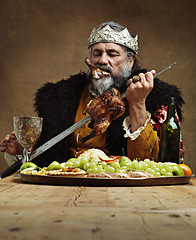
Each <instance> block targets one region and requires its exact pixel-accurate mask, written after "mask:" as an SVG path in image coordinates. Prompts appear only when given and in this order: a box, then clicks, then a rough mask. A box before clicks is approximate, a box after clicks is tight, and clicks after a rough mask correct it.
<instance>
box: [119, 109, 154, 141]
mask: <svg viewBox="0 0 196 240" xmlns="http://www.w3.org/2000/svg"><path fill="white" fill-rule="evenodd" d="M146 113H147V119H146V121H145V123H144V126H141V127H139V128H138V129H137V130H136V131H135V132H133V133H131V120H130V116H128V117H126V118H125V119H124V121H123V129H124V130H125V132H126V133H125V135H124V137H125V138H127V137H129V138H130V139H131V140H132V141H133V140H135V139H136V138H137V137H139V135H140V134H141V132H142V131H143V130H144V129H145V127H146V126H147V124H148V122H149V121H150V119H151V114H150V113H149V112H146Z"/></svg>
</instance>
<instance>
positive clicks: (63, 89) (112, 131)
mask: <svg viewBox="0 0 196 240" xmlns="http://www.w3.org/2000/svg"><path fill="white" fill-rule="evenodd" d="M89 50H90V60H91V62H92V63H93V64H94V65H95V66H96V67H98V68H99V69H101V70H104V71H106V72H109V73H110V75H109V76H108V75H105V76H102V77H101V78H100V79H96V78H94V77H93V76H92V73H91V71H90V70H88V72H87V73H79V74H77V75H74V76H71V77H70V78H69V79H67V80H61V81H59V82H57V83H46V84H45V85H44V86H43V87H41V88H40V89H39V90H38V91H37V93H36V96H35V110H36V112H37V113H38V116H39V117H42V118H43V119H44V122H43V130H42V134H41V136H40V139H39V141H38V142H37V144H36V147H39V146H40V145H42V144H44V143H45V142H46V141H48V140H50V139H51V138H52V137H54V136H56V135H57V134H59V133H61V132H62V131H64V130H65V129H67V128H68V127H70V126H71V125H73V124H74V123H75V122H78V121H79V120H81V119H82V118H84V117H85V116H86V115H85V111H84V110H85V109H86V106H87V104H88V103H89V101H90V100H92V99H93V98H96V97H97V96H99V95H101V94H103V93H104V92H105V91H106V90H108V89H109V88H111V87H115V88H117V89H118V90H119V91H120V93H122V92H124V91H126V99H125V112H124V114H123V115H121V116H120V117H119V118H117V119H116V120H114V121H113V122H112V123H111V125H110V126H109V127H108V129H107V130H106V132H104V133H102V134H100V135H98V136H95V137H94V138H92V139H89V140H88V141H87V142H85V143H83V142H81V141H80V139H82V138H84V137H85V136H87V135H88V134H89V133H90V131H91V129H90V128H89V127H88V124H86V125H84V126H83V127H81V128H79V129H78V130H76V131H75V132H74V133H73V134H72V135H70V136H68V137H66V138H65V139H63V140H62V141H61V142H59V143H58V144H56V145H55V146H53V147H52V148H51V149H49V150H47V151H46V152H45V153H43V154H41V155H40V156H39V157H38V158H37V159H35V160H34V162H35V163H36V164H38V165H39V166H40V167H43V166H48V165H49V164H50V163H51V162H52V161H55V160H56V161H58V162H64V161H66V160H68V159H69V158H71V157H75V156H78V155H79V154H80V153H82V152H83V151H85V150H87V149H89V148H98V149H101V150H103V151H104V152H106V153H107V154H108V155H119V156H121V155H127V156H128V157H130V158H131V159H134V158H138V159H141V160H143V159H145V158H150V159H154V160H157V158H158V152H159V130H160V126H161V124H162V123H163V122H164V120H165V119H166V106H167V105H168V103H169V98H170V97H171V96H173V97H175V100H176V109H177V115H178V119H179V121H181V120H182V110H181V107H182V105H183V104H184V101H183V98H182V97H181V93H180V90H179V89H178V88H177V87H176V86H173V85H170V84H168V83H166V82H163V81H160V80H159V79H157V78H153V75H154V74H155V71H154V70H152V71H146V70H145V69H141V68H140V63H139V61H138V58H137V52H138V42H137V36H136V37H133V36H132V34H130V33H129V31H128V30H127V29H126V28H124V27H123V26H121V25H119V24H117V23H114V22H106V23H103V24H101V25H100V26H99V27H98V28H97V29H93V31H92V33H91V35H90V37H89ZM135 75H138V76H139V77H140V81H138V82H136V83H133V82H132V81H131V80H130V79H132V78H133V76H135ZM127 81H128V82H129V83H130V84H129V85H128V87H127ZM12 143H13V144H12ZM11 144H12V146H11ZM17 144H18V143H17V141H16V139H15V136H14V135H13V136H7V138H5V139H4V140H3V142H2V144H1V151H6V152H7V153H9V154H12V153H13V151H12V150H13V149H14V150H15V152H14V153H15V154H16V153H17V154H19V153H21V147H20V146H19V144H18V145H17ZM13 145H14V146H16V147H15V148H14V147H13ZM16 148H17V149H18V150H17V151H16ZM183 154H184V148H183V143H181V161H183Z"/></svg>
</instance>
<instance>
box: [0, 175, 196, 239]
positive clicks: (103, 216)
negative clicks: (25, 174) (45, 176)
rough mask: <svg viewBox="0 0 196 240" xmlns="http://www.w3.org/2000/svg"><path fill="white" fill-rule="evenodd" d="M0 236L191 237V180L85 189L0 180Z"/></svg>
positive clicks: (195, 208) (194, 192)
mask: <svg viewBox="0 0 196 240" xmlns="http://www.w3.org/2000/svg"><path fill="white" fill-rule="evenodd" d="M0 239H20V240H23V239H24V240H26V239H34V240H37V239H42V240H47V239H55V240H56V239H57V240H58V239H65V240H66V239H68V240H77V239H82V240H83V239H85V240H91V239H92V240H99V239H109V240H117V239H118V240H121V239H148V240H151V239H152V240H154V239H167V240H168V239H172V240H173V239H178V240H179V239H189V240H190V239H191V240H192V239H196V178H192V179H191V181H190V183H189V184H184V185H171V186H142V187H141V186H137V187H136V186H134V187H84V186H52V185H39V184H29V183H24V182H21V180H20V178H19V177H16V176H15V175H12V176H10V177H7V178H4V179H1V180H0Z"/></svg>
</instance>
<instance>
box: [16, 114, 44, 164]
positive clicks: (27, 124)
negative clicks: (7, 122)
mask: <svg viewBox="0 0 196 240" xmlns="http://www.w3.org/2000/svg"><path fill="white" fill-rule="evenodd" d="M13 125H14V132H15V135H16V138H17V140H18V142H19V143H20V145H21V146H22V147H23V148H24V151H23V163H25V162H28V161H29V153H30V152H31V150H32V147H33V146H34V145H35V143H36V142H37V140H38V139H39V137H40V134H41V131H42V125H43V118H40V117H13Z"/></svg>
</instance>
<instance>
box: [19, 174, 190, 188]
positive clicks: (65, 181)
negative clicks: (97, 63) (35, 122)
mask: <svg viewBox="0 0 196 240" xmlns="http://www.w3.org/2000/svg"><path fill="white" fill-rule="evenodd" d="M20 177H21V180H22V181H23V182H27V183H36V184H46V185H64V186H114V187H118V186H119V187H120V186H157V185H158V186H161V185H176V184H187V183H189V182H190V180H191V177H192V176H182V177H181V176H175V177H157V178H131V179H121V178H111V179H108V178H87V177H62V176H43V175H41V176H39V175H29V174H20Z"/></svg>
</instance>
